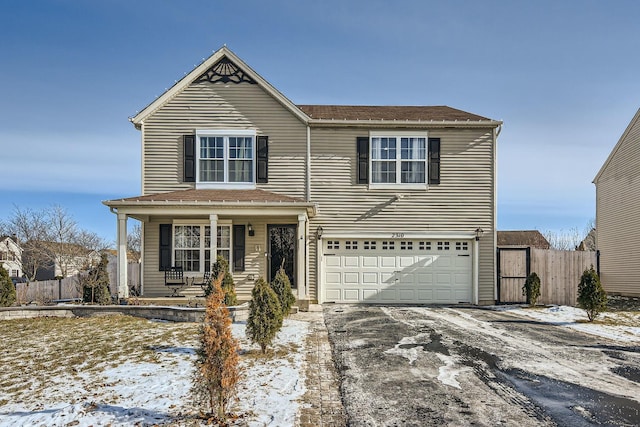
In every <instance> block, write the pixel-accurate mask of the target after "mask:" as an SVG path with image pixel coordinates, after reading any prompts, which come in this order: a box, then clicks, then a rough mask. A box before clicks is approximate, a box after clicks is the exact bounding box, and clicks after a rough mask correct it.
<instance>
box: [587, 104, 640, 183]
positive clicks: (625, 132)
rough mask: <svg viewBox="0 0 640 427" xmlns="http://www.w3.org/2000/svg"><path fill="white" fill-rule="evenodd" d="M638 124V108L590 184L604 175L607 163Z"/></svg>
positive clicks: (639, 116) (639, 113)
mask: <svg viewBox="0 0 640 427" xmlns="http://www.w3.org/2000/svg"><path fill="white" fill-rule="evenodd" d="M639 122H640V108H639V109H638V111H637V112H636V115H635V116H633V119H631V122H629V126H627V128H626V129H625V131H624V133H623V134H622V136H621V137H620V139H619V140H618V143H617V144H616V146H615V147H613V150H611V153H610V154H609V157H607V160H605V162H604V164H603V165H602V167H601V168H600V171H598V174H597V175H596V177H595V178H593V181H592V182H593V183H594V184H597V181H598V179H600V176H601V175H602V174H603V173H604V171H605V169H607V167H608V166H609V163H611V160H613V157H614V156H615V155H616V152H617V151H618V150H619V149H620V147H621V146H622V144H624V141H625V140H626V139H627V135H629V132H631V129H633V128H634V126H636V124H637V123H639Z"/></svg>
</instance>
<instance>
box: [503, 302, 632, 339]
mask: <svg viewBox="0 0 640 427" xmlns="http://www.w3.org/2000/svg"><path fill="white" fill-rule="evenodd" d="M492 309H494V310H499V311H508V312H509V313H511V314H516V315H518V316H524V317H530V318H533V319H536V320H540V321H542V322H546V323H551V324H553V325H558V326H563V327H567V328H571V329H574V330H577V331H580V332H584V333H587V334H591V335H596V336H599V337H603V338H609V339H612V340H615V341H623V342H640V312H630V311H622V312H604V313H600V315H599V316H598V317H596V319H595V320H594V321H593V322H589V321H588V320H589V319H588V318H587V314H586V312H585V311H584V310H582V309H580V308H577V307H568V306H550V307H545V308H540V307H535V308H524V307H521V306H494V307H492Z"/></svg>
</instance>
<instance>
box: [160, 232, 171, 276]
mask: <svg viewBox="0 0 640 427" xmlns="http://www.w3.org/2000/svg"><path fill="white" fill-rule="evenodd" d="M170 268H171V224H160V271H163V270H168V269H170Z"/></svg>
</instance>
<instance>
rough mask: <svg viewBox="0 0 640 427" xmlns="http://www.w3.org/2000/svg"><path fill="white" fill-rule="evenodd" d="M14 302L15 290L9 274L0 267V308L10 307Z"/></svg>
mask: <svg viewBox="0 0 640 427" xmlns="http://www.w3.org/2000/svg"><path fill="white" fill-rule="evenodd" d="M15 302H16V288H15V286H13V282H12V281H11V277H9V272H8V271H7V270H5V269H4V267H2V265H0V307H11V306H12V305H13V304H14V303H15Z"/></svg>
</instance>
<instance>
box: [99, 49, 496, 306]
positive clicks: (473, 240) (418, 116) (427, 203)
mask: <svg viewBox="0 0 640 427" xmlns="http://www.w3.org/2000/svg"><path fill="white" fill-rule="evenodd" d="M131 122H132V123H133V125H134V126H135V127H136V129H138V130H140V131H141V133H142V135H141V136H142V188H141V194H140V195H139V196H136V197H127V198H122V199H116V200H109V201H105V202H104V204H105V205H107V206H109V207H110V208H111V209H112V211H113V212H114V213H116V214H117V224H118V265H119V273H118V278H119V279H118V280H119V295H120V296H121V297H124V296H126V294H127V287H126V283H127V277H126V268H125V267H126V252H127V247H126V235H127V219H128V218H135V219H137V220H139V221H141V223H142V241H143V244H142V247H143V251H142V252H143V253H142V271H143V272H142V292H143V295H144V296H164V295H167V290H166V288H165V286H164V270H165V269H167V268H169V267H173V266H178V267H182V268H183V270H184V271H185V274H186V275H187V276H190V277H192V278H194V279H197V278H198V277H201V276H202V274H203V273H204V272H205V271H207V270H209V269H210V268H211V262H212V260H214V259H215V255H216V254H217V255H221V256H224V257H225V258H227V259H228V260H229V261H230V265H231V269H232V273H233V276H234V280H235V283H236V292H237V294H238V296H239V299H241V300H247V299H249V298H250V293H251V289H252V288H253V285H254V281H255V279H256V278H258V277H259V276H262V277H264V278H265V279H267V280H269V279H270V278H271V277H273V275H274V273H275V271H276V270H277V268H278V267H279V266H280V265H284V267H285V269H286V271H287V274H288V275H289V276H290V278H291V280H292V284H293V286H294V292H295V294H296V296H297V298H298V300H299V302H304V301H312V302H316V301H317V302H320V303H322V302H356V303H357V302H379V303H393V302H398V303H458V302H471V303H476V304H492V303H494V302H495V252H496V251H495V248H496V245H495V224H496V209H495V206H496V162H495V159H496V140H497V137H498V134H499V131H500V129H501V125H502V122H500V121H496V120H492V119H489V118H485V117H482V116H478V115H476V114H472V113H467V112H464V111H460V110H456V109H453V108H450V107H446V106H432V107H429V106H345V105H296V104H294V103H293V102H292V101H290V100H289V99H287V98H286V97H285V96H284V95H283V94H281V93H280V92H279V91H278V90H277V89H276V88H274V87H273V86H271V84H269V83H268V82H267V81H266V80H265V79H264V78H262V77H261V76H260V75H259V74H258V73H256V72H255V71H254V70H253V69H251V68H250V67H249V66H248V65H247V64H246V63H245V62H244V61H242V60H241V59H240V58H238V57H237V56H236V55H235V54H234V53H233V52H231V51H230V50H229V49H228V48H226V47H223V48H221V49H220V50H218V51H216V52H215V53H214V54H213V55H211V56H210V57H209V58H208V59H206V60H205V61H204V62H203V63H202V64H200V65H198V66H197V67H196V68H195V69H194V70H193V71H191V72H190V73H189V74H188V75H186V76H185V77H184V78H182V79H181V80H180V81H179V82H177V83H176V84H175V85H174V86H173V87H171V88H170V89H169V90H167V91H166V92H165V93H164V94H163V95H162V96H160V97H159V98H157V99H156V100H155V101H153V102H152V103H151V104H149V105H148V106H147V107H145V108H144V109H143V110H142V111H140V112H139V113H138V114H136V116H135V117H133V118H131Z"/></svg>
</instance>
